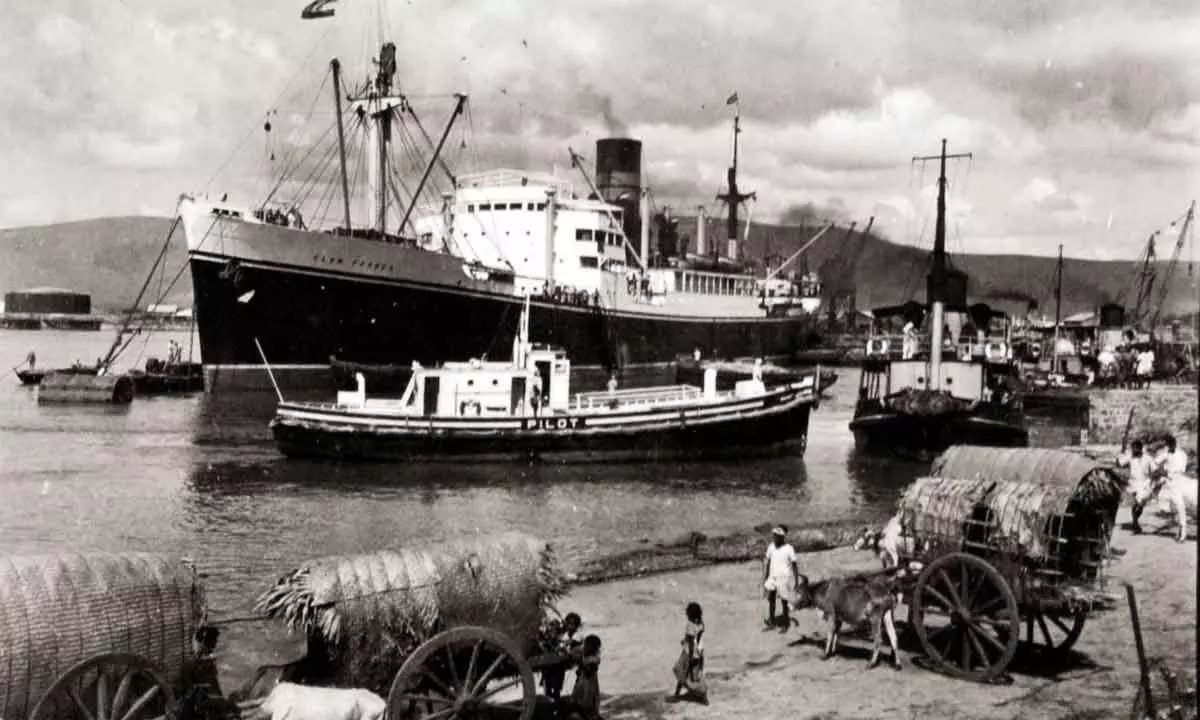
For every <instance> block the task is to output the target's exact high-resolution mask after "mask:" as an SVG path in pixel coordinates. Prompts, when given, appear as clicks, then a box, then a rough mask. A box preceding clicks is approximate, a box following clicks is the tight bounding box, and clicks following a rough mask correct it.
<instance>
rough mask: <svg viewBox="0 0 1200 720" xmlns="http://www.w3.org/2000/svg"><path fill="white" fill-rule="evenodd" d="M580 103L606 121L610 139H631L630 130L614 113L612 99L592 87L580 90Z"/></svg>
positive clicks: (605, 127) (606, 129) (588, 86)
mask: <svg viewBox="0 0 1200 720" xmlns="http://www.w3.org/2000/svg"><path fill="white" fill-rule="evenodd" d="M579 102H580V104H581V105H582V106H583V107H584V108H586V109H587V110H589V111H591V112H594V113H596V114H597V115H599V116H600V118H601V120H603V121H604V131H605V132H606V133H608V135H609V136H610V137H629V128H628V127H627V126H626V125H625V123H623V122H621V120H620V118H618V117H617V114H616V113H615V112H614V111H613V102H612V98H611V97H609V96H608V95H607V94H605V93H603V92H600V91H599V90H597V89H596V88H594V87H593V86H591V85H584V86H583V87H582V88H581V89H580V90H579Z"/></svg>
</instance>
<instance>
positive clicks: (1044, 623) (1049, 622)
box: [1025, 610, 1087, 656]
mask: <svg viewBox="0 0 1200 720" xmlns="http://www.w3.org/2000/svg"><path fill="white" fill-rule="evenodd" d="M1085 622H1087V612H1086V611H1084V610H1078V611H1076V612H1075V613H1074V614H1073V615H1067V616H1063V617H1058V616H1056V615H1046V614H1043V613H1040V612H1039V613H1031V614H1030V615H1029V616H1028V617H1027V618H1025V642H1027V643H1029V644H1031V645H1034V646H1036V647H1037V648H1038V649H1039V650H1040V651H1042V652H1044V653H1047V654H1051V655H1055V656H1062V655H1065V654H1066V653H1067V652H1068V651H1069V650H1070V649H1071V648H1072V647H1074V646H1075V643H1076V642H1077V641H1078V640H1079V636H1080V635H1081V634H1082V633H1083V625H1084V623H1085Z"/></svg>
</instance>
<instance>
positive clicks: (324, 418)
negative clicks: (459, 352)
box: [271, 301, 818, 462]
mask: <svg viewBox="0 0 1200 720" xmlns="http://www.w3.org/2000/svg"><path fill="white" fill-rule="evenodd" d="M528 338H529V305H528V301H527V302H526V305H525V308H524V310H523V312H522V314H521V318H520V327H519V330H518V332H517V333H516V339H515V340H514V342H513V354H512V359H511V360H510V361H505V362H497V361H488V360H486V359H482V358H476V359H471V360H468V361H466V362H446V363H444V364H442V365H440V366H438V367H424V366H422V365H421V364H420V363H417V362H414V363H413V366H412V377H411V378H410V379H409V381H408V386H407V387H406V388H405V391H404V394H403V395H402V396H401V397H399V398H395V397H391V398H382V397H380V398H372V397H368V395H367V387H366V380H365V378H364V377H363V375H362V374H361V373H358V374H357V375H356V384H357V388H356V389H355V390H352V391H339V392H338V394H337V399H336V402H333V403H322V402H292V401H286V400H284V399H283V398H282V396H280V402H279V405H278V407H277V409H276V413H275V417H274V418H273V419H272V421H271V430H272V433H273V435H274V438H275V442H276V444H277V446H278V447H279V449H280V451H281V452H283V453H284V454H285V455H288V456H295V457H323V458H334V459H340V460H377V461H394V460H422V461H437V460H468V459H471V460H479V459H487V460H522V461H525V460H538V459H540V460H555V461H561V462H607V461H612V460H621V459H626V460H661V459H682V458H708V457H728V456H744V455H760V454H764V453H766V454H770V453H780V452H801V453H802V452H803V451H804V448H805V444H806V441H807V435H808V421H809V414H810V412H811V410H812V408H813V406H814V405H815V404H816V401H817V391H818V382H817V376H816V373H807V374H805V375H803V376H799V377H797V378H795V379H793V380H792V381H790V382H787V383H785V384H781V385H779V386H776V387H772V388H767V387H766V385H765V384H764V383H763V380H762V377H761V376H757V377H751V378H749V379H745V380H739V381H738V382H737V383H736V384H735V385H734V387H733V389H732V390H725V391H721V390H718V389H717V370H716V368H709V369H707V370H706V372H705V374H704V379H703V386H702V387H697V386H695V385H687V384H679V385H666V386H658V387H646V388H636V389H617V388H616V387H615V384H616V383H615V376H614V380H613V381H610V383H609V388H608V390H601V391H596V392H580V393H575V394H572V393H571V388H570V380H571V361H570V358H569V357H568V355H567V353H566V351H565V350H563V349H561V348H557V347H552V346H548V345H534V344H532V343H530V342H529V339H528Z"/></svg>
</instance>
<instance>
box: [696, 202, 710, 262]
mask: <svg viewBox="0 0 1200 720" xmlns="http://www.w3.org/2000/svg"><path fill="white" fill-rule="evenodd" d="M707 225H708V216H707V215H706V214H705V212H704V206H703V205H701V206H700V214H699V215H698V216H697V217H696V254H697V255H699V256H701V257H704V232H705V230H707V227H706V226H707Z"/></svg>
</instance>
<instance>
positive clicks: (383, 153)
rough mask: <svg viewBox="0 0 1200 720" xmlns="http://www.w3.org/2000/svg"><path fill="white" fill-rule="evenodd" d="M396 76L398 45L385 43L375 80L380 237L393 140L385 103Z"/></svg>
mask: <svg viewBox="0 0 1200 720" xmlns="http://www.w3.org/2000/svg"><path fill="white" fill-rule="evenodd" d="M395 74H396V44H395V43H391V42H388V43H384V44H383V49H382V50H381V51H380V53H379V74H378V75H377V76H376V78H375V92H376V94H377V96H378V98H379V100H380V106H381V107H380V109H379V110H378V111H377V112H376V114H375V122H376V123H377V125H378V127H377V130H378V132H379V134H378V137H379V140H378V143H379V146H378V148H377V150H378V152H379V159H378V162H379V170H378V173H379V175H378V177H377V178H376V184H375V187H374V188H373V189H374V190H375V192H376V203H377V207H376V209H377V210H378V212H379V220H378V229H379V234H380V236H383V235H384V234H385V233H386V232H387V186H388V173H387V158H388V144H389V143H390V142H391V139H392V112H391V110H392V108H391V106H390V105H387V104H386V103H384V102H383V99H384V98H387V96H388V95H390V94H391V91H392V77H393V76H394V75H395Z"/></svg>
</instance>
